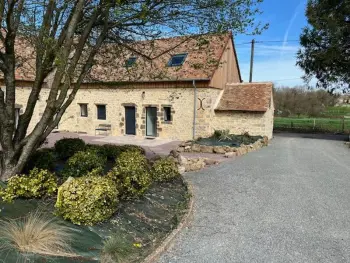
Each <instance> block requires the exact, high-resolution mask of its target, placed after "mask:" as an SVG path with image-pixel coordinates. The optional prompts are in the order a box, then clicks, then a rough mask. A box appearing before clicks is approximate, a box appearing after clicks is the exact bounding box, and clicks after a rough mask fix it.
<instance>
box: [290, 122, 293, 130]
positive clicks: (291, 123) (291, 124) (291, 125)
mask: <svg viewBox="0 0 350 263" xmlns="http://www.w3.org/2000/svg"><path fill="white" fill-rule="evenodd" d="M290 127H291V128H292V129H293V121H291V122H290Z"/></svg>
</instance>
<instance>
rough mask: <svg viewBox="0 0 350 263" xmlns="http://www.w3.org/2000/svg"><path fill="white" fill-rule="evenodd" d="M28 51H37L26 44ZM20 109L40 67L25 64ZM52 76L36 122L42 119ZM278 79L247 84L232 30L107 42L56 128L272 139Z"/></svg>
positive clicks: (178, 136)
mask: <svg viewBox="0 0 350 263" xmlns="http://www.w3.org/2000/svg"><path fill="white" fill-rule="evenodd" d="M22 48H23V49H22V50H23V51H22V52H24V54H25V53H27V54H30V53H32V52H33V50H31V49H30V48H29V47H26V48H24V47H22ZM16 74H17V86H18V89H17V94H16V96H17V101H16V103H17V104H16V107H17V112H18V114H20V113H21V112H23V110H24V109H25V107H26V101H27V99H28V96H29V93H30V90H31V85H32V81H33V79H34V74H35V73H34V72H32V70H31V68H30V67H22V68H19V69H18V71H17V72H16ZM49 83H50V81H49V80H48V81H47V83H46V85H45V86H44V87H43V89H42V91H41V94H40V99H39V101H38V103H37V106H36V108H35V112H34V115H33V120H32V123H31V127H33V125H35V124H36V122H37V121H38V120H39V118H40V117H41V114H42V112H43V111H44V109H45V106H46V97H47V96H48V93H49V89H50V84H49ZM272 86H273V85H272V83H242V79H241V74H240V70H239V65H238V61H237V55H236V51H235V48H234V43H233V37H232V34H229V33H228V34H222V35H198V36H192V37H191V38H189V37H174V38H168V39H158V40H155V41H140V42H137V43H134V44H133V46H132V48H124V47H122V48H116V47H115V46H113V45H112V44H110V45H106V46H104V48H103V49H102V50H101V52H100V53H99V55H98V56H97V58H96V64H95V66H94V67H93V68H92V70H91V72H90V75H89V77H88V78H87V79H86V80H85V82H84V84H83V85H82V86H81V89H80V90H79V91H78V93H77V95H76V98H75V100H74V101H73V103H72V104H71V105H70V106H69V108H68V109H67V111H66V113H65V115H64V116H63V117H62V119H61V122H60V123H59V125H58V127H57V131H71V132H81V133H87V134H90V135H95V134H101V135H102V134H103V135H110V136H120V135H130V136H139V137H160V138H169V139H178V140H189V139H193V138H198V137H205V136H209V135H211V134H212V133H213V132H214V130H222V129H229V130H230V132H231V133H235V134H242V133H245V132H248V133H249V134H250V135H262V136H267V137H268V138H271V137H272V130H273V113H274V106H273V98H272Z"/></svg>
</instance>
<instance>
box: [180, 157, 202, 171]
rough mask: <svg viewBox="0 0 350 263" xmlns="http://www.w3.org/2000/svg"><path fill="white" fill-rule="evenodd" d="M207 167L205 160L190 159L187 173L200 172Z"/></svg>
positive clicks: (186, 166)
mask: <svg viewBox="0 0 350 263" xmlns="http://www.w3.org/2000/svg"><path fill="white" fill-rule="evenodd" d="M204 167H205V158H195V159H188V160H187V164H186V165H185V168H186V172H190V171H199V170H201V169H203V168H204Z"/></svg>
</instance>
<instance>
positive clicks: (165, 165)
mask: <svg viewBox="0 0 350 263" xmlns="http://www.w3.org/2000/svg"><path fill="white" fill-rule="evenodd" d="M179 175H180V174H179V171H178V168H177V165H176V163H175V162H174V161H173V160H171V159H170V158H161V159H159V160H156V161H155V162H154V164H153V166H152V178H153V180H154V181H157V182H163V181H168V180H171V179H173V178H175V177H177V176H179Z"/></svg>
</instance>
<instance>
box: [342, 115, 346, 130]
mask: <svg viewBox="0 0 350 263" xmlns="http://www.w3.org/2000/svg"><path fill="white" fill-rule="evenodd" d="M344 132H345V116H343V123H342V133H344Z"/></svg>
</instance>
